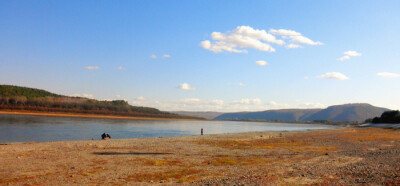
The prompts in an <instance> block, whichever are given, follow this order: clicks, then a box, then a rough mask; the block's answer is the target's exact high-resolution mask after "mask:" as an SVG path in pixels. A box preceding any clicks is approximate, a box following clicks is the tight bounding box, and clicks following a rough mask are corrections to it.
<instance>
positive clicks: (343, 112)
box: [306, 103, 389, 122]
mask: <svg viewBox="0 0 400 186" xmlns="http://www.w3.org/2000/svg"><path fill="white" fill-rule="evenodd" d="M385 111H389V109H387V108H381V107H375V106H372V105H370V104H366V103H356V104H345V105H335V106H330V107H328V108H326V109H323V110H321V111H319V112H317V113H315V114H313V115H311V116H309V117H307V118H306V121H313V120H329V121H334V122H342V121H358V122H362V121H365V120H366V119H368V118H373V117H376V116H380V115H381V114H382V113H383V112H385Z"/></svg>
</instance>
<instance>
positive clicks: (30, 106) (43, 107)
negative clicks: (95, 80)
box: [0, 85, 198, 119]
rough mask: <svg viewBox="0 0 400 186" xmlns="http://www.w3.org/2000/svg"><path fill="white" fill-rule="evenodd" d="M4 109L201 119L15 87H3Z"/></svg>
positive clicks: (0, 102) (1, 105) (119, 102)
mask: <svg viewBox="0 0 400 186" xmlns="http://www.w3.org/2000/svg"><path fill="white" fill-rule="evenodd" d="M0 110H18V111H34V112H62V113H80V114H101V115H116V116H132V117H156V118H188V119H189V118H190V119H198V118H195V117H190V116H180V115H178V114H172V113H169V112H163V111H160V110H158V109H155V108H150V107H140V106H132V105H129V104H128V102H126V101H124V100H114V101H99V100H95V99H88V98H82V97H70V96H63V95H58V94H54V93H51V92H48V91H45V90H40V89H35V88H27V87H19V86H11V85H0Z"/></svg>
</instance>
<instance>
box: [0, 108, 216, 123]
mask: <svg viewBox="0 0 400 186" xmlns="http://www.w3.org/2000/svg"><path fill="white" fill-rule="evenodd" d="M0 115H26V116H48V117H75V118H99V119H131V120H184V121H209V120H201V119H185V118H152V117H133V116H115V115H100V114H79V113H65V112H32V111H13V110H1V111H0Z"/></svg>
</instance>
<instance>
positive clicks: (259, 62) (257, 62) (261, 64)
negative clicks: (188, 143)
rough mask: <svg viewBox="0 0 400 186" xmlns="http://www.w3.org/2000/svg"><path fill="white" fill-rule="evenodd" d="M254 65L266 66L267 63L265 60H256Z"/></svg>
mask: <svg viewBox="0 0 400 186" xmlns="http://www.w3.org/2000/svg"><path fill="white" fill-rule="evenodd" d="M256 65H259V66H267V65H268V63H267V62H266V61H262V60H259V61H256Z"/></svg>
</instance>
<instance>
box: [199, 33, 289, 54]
mask: <svg viewBox="0 0 400 186" xmlns="http://www.w3.org/2000/svg"><path fill="white" fill-rule="evenodd" d="M211 38H212V40H214V42H213V43H212V42H211V41H209V40H205V41H202V42H201V43H200V46H201V47H203V48H204V49H206V50H210V51H212V52H215V53H220V52H223V51H227V52H234V53H247V50H244V49H243V48H252V49H256V50H260V51H264V52H275V49H274V48H273V47H272V46H271V45H270V44H267V43H273V44H278V45H284V44H285V42H284V41H283V40H279V39H276V37H275V36H273V35H272V34H269V33H268V32H266V31H265V30H258V29H254V28H252V27H250V26H238V27H236V29H234V30H231V31H228V32H226V33H221V32H213V33H212V34H211Z"/></svg>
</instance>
